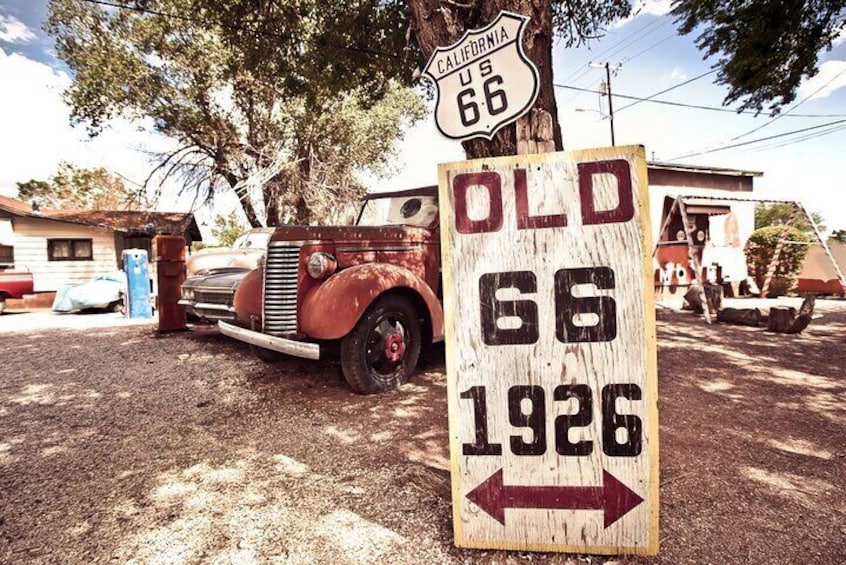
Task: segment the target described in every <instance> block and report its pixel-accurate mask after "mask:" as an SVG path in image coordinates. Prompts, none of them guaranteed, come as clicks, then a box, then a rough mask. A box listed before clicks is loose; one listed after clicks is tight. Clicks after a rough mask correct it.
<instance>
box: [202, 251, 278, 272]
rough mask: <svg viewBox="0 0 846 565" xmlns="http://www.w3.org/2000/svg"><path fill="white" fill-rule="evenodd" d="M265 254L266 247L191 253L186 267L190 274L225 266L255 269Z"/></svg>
mask: <svg viewBox="0 0 846 565" xmlns="http://www.w3.org/2000/svg"><path fill="white" fill-rule="evenodd" d="M263 254H264V249H257V248H253V249H226V250H223V251H212V252H210V253H198V254H196V255H191V256H190V257H189V258H188V259H187V260H186V261H185V269H186V270H187V272H188V274H189V275H193V274H195V273H199V272H201V271H205V270H209V269H220V268H224V267H240V268H243V269H247V270H250V269H255V268H256V265H258V260H259V258H260V257H261V256H262V255H263Z"/></svg>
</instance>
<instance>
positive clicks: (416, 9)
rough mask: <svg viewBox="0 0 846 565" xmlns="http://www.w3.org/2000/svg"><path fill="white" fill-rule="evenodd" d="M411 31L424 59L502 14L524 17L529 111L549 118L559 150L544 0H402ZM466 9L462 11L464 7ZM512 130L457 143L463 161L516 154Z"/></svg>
mask: <svg viewBox="0 0 846 565" xmlns="http://www.w3.org/2000/svg"><path fill="white" fill-rule="evenodd" d="M407 5H408V11H409V19H410V21H411V31H412V32H413V33H414V35H415V37H416V38H417V43H418V45H419V46H420V49H421V50H422V52H423V56H424V57H425V58H426V60H428V59H429V57H430V56H431V55H432V52H433V51H434V50H435V48H436V47H441V46H447V45H451V44H453V43H455V42H456V41H458V40H459V39H461V36H462V35H463V34H464V32H465V31H466V30H468V29H478V28H480V27H483V26H485V25H487V24H488V23H490V22H491V21H493V19H494V18H496V16H497V15H498V14H499V12H500V11H502V10H509V11H511V12H514V13H517V14H522V15H525V16H529V17H530V18H531V19H530V20H529V22H528V23H527V25H526V29H525V31H524V32H523V48H524V50H525V51H526V55H528V57H529V59H531V60H532V61H533V62H534V63H535V65H536V66H537V68H538V73H539V76H540V93H539V94H538V99H537V102H535V106H534V107H535V108H538V109H541V110H545V111H547V112H549V114H550V115H551V116H552V131H553V137H554V139H555V148H556V150H559V151H560V150H561V149H563V142H562V140H561V127H560V125H559V124H558V107H557V106H556V104H555V90H554V87H553V83H552V5H551V4H550V2H549V0H488V1H485V2H481V1H479V0H466V1H464V2H455V3H450V2H444V1H443V0H407ZM464 6H468V7H464ZM515 130H516V126H515V125H514V124H511V125H509V126H506V127H504V128H503V129H501V130H500V131H499V133H497V134H496V136H494V138H493V140H492V141H487V140H484V139H471V140H468V141H464V142H462V146H463V147H464V152H465V153H466V154H467V157H468V158H469V159H475V158H480V157H496V156H500V155H515V154H516V153H517V136H516V131H515Z"/></svg>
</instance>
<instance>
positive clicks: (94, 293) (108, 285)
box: [53, 271, 126, 312]
mask: <svg viewBox="0 0 846 565" xmlns="http://www.w3.org/2000/svg"><path fill="white" fill-rule="evenodd" d="M125 286H126V275H125V274H124V272H123V271H116V272H114V273H108V274H105V275H97V276H96V277H94V278H93V279H92V280H91V282H87V283H84V284H80V285H76V286H65V287H62V288H60V289H59V290H58V291H57V292H56V299H55V300H53V311H54V312H72V311H74V310H85V309H87V308H108V307H109V305H110V304H113V303H115V302H118V301H120V299H121V292H122V291H123V289H124V287H125Z"/></svg>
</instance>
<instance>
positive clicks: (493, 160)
mask: <svg viewBox="0 0 846 565" xmlns="http://www.w3.org/2000/svg"><path fill="white" fill-rule="evenodd" d="M621 154H629V155H632V154H633V155H634V156H635V157H636V159H635V175H636V177H637V182H638V186H639V197H640V198H639V200H638V209H639V212H640V223H641V229H642V232H641V237H642V239H643V283H644V287H645V290H646V292H644V301H645V302H644V313H645V315H646V327H645V328H644V331H645V332H646V347H647V352H646V382H645V383H644V384H645V389H646V395H645V400H646V401H647V402H648V403H649V404H648V406H647V422H648V424H649V426H648V429H649V430H651V432H652V436H651V437H649V444H650V459H649V470H650V476H649V498H648V500H649V528H648V529H649V531H648V543H647V544H646V545H644V546H635V547H628V546H589V545H563V544H544V543H541V544H534V543H529V544H520V543H510V542H503V543H496V542H490V543H489V542H475V543H474V542H470V541H467V540H466V539H464V533H463V531H462V527H461V514H460V504H459V503H458V501H460V500H461V491H460V484H459V480H458V475H459V453H460V452H461V443H460V441H459V438H458V434H457V430H458V391H457V390H455V387H456V382H455V379H454V378H452V375H454V374H455V373H454V367H455V349H454V342H455V332H454V329H453V328H454V322H455V313H454V312H453V307H452V303H451V301H448V300H444V342H445V346H446V366H447V406H448V412H449V452H450V472H451V480H452V521H453V529H454V534H455V545H456V546H458V547H466V548H471V549H510V550H519V551H556V552H563V553H596V554H602V555H644V556H649V555H656V554H657V553H658V505H659V496H658V489H659V468H658V466H659V448H660V446H659V440H658V435H659V434H658V346H657V336H656V326H655V288H654V286H653V275H652V229H651V224H650V217H649V179H648V172H647V166H646V149H645V147H644V146H643V145H628V146H619V147H602V148H596V149H580V150H575V151H562V152H558V153H545V154H536V155H517V156H513V157H488V158H484V159H474V160H472V161H453V162H450V163H441V164H439V165H438V200H439V208H440V210H441V212H440V228H441V269H442V274H443V289H444V296H446V294H447V292H449V291H450V290H451V289H452V288H453V280H452V272H451V267H450V262H449V254H450V248H449V237H447V234H449V230H450V224H449V222H450V220H451V218H452V214H451V213H450V214H445V213H444V210H445V209H446V208H445V207H446V206H447V202H449V194H448V190H449V186H448V180H449V179H448V171H449V170H451V169H457V168H465V169H467V168H477V169H479V170H484V169H485V168H491V169H493V168H507V167H514V166H517V165H522V164H528V165H534V164H538V163H546V162H548V161H550V160H556V161H559V160H565V159H567V160H575V161H576V162H589V161H600V160H604V159H608V158H611V157H619V156H620V155H621ZM450 212H452V210H450Z"/></svg>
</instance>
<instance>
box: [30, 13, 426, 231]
mask: <svg viewBox="0 0 846 565" xmlns="http://www.w3.org/2000/svg"><path fill="white" fill-rule="evenodd" d="M116 3H119V4H121V5H123V6H125V7H126V9H112V8H108V9H106V8H103V7H102V6H97V5H92V4H90V3H87V2H84V1H82V0H51V2H50V5H49V19H48V23H47V26H46V29H47V30H48V31H49V32H50V33H51V34H52V35H53V36H54V37H55V39H56V47H57V51H58V54H59V56H60V57H61V58H62V60H63V61H65V62H66V63H67V65H68V66H69V67H70V68H71V70H72V71H73V73H74V82H73V84H72V86H71V87H70V89H69V90H68V92H67V93H66V97H67V100H68V102H69V103H70V105H71V108H72V116H73V119H74V121H76V122H78V123H81V124H84V125H85V126H86V127H87V128H88V131H89V134H90V135H92V136H93V135H97V134H98V133H99V132H100V131H101V130H102V128H103V127H105V126H107V124H108V122H109V121H110V120H111V119H113V118H114V117H116V116H125V117H129V118H150V119H151V120H152V123H153V124H154V127H155V129H156V130H158V131H159V132H161V133H163V134H164V135H167V136H169V137H172V138H174V139H176V140H177V141H178V142H179V143H180V146H179V148H178V150H176V151H175V152H173V153H170V154H167V155H162V156H161V157H160V164H159V166H158V167H157V169H156V171H155V174H154V175H151V179H150V180H151V181H162V180H163V179H164V178H165V177H173V176H178V177H179V178H180V179H181V180H182V184H183V187H184V189H185V190H191V191H198V192H199V193H200V194H201V195H203V196H205V197H207V198H212V197H213V196H214V194H215V193H216V192H217V191H219V190H233V189H234V190H236V193H237V194H238V197H239V200H240V202H241V204H242V207H243V208H244V212H245V213H246V215H247V218H248V219H249V221H250V223H251V224H252V225H259V224H261V223H264V222H267V223H268V224H270V225H273V224H276V223H278V222H279V221H281V220H282V219H290V220H292V221H297V222H309V221H312V220H314V219H316V218H315V217H313V214H312V210H311V208H310V207H309V205H308V202H307V200H308V199H309V198H310V197H309V195H308V194H306V192H305V191H306V190H317V191H325V192H327V195H328V197H329V198H328V199H329V200H333V199H334V200H338V199H339V198H343V199H353V200H354V199H357V197H358V196H359V194H360V192H361V191H362V190H363V188H362V187H361V186H360V185H359V184H358V183H357V182H356V181H355V179H354V178H353V175H354V173H355V172H356V171H358V170H361V169H370V168H375V169H377V170H378V169H379V168H380V167H382V165H383V163H384V161H385V159H386V158H387V157H388V155H390V153H391V152H392V151H393V146H394V142H395V140H396V138H397V137H398V136H400V135H401V132H402V130H401V129H400V127H399V124H400V123H402V121H403V120H414V119H417V118H418V117H419V116H420V115H422V105H421V103H420V101H419V99H418V96H417V95H416V94H415V93H414V92H413V91H411V90H408V89H407V88H405V86H404V85H406V84H409V83H410V82H411V72H412V70H413V68H414V66H413V64H412V63H411V60H412V59H411V58H408V57H406V56H405V51H404V48H405V36H404V29H405V24H404V22H405V11H404V8H403V4H402V2H399V1H396V0H388V1H386V0H362V1H360V2H354V3H347V2H338V3H334V2H333V3H326V2H321V1H318V0H244V1H239V2H232V1H226V0H145V1H144V2H129V1H128V0H118V1H117V2H116ZM401 91H404V92H403V93H401ZM386 104H389V106H386ZM368 123H369V124H378V127H364V125H363V124H368ZM335 139H337V140H339V141H338V142H337V143H334V142H333V140H335ZM286 162H287V164H285V163H286ZM280 163H281V168H280ZM316 171H320V175H319V176H317V177H316V176H315V172H316ZM258 178H260V179H261V181H260V182H259V181H257V180H256V179H258ZM322 179H330V180H325V182H324V180H322ZM339 186H343V187H347V188H348V187H355V190H352V191H340V190H339V189H338V188H337V187H339ZM262 211H263V212H262ZM262 216H264V219H263V218H262Z"/></svg>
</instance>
